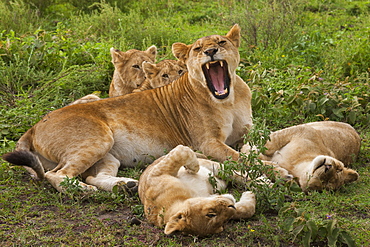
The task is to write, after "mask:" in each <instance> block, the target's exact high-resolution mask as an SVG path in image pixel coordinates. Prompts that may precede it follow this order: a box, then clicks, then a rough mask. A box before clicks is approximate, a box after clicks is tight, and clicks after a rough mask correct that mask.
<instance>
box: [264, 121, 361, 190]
mask: <svg viewBox="0 0 370 247" xmlns="http://www.w3.org/2000/svg"><path fill="white" fill-rule="evenodd" d="M270 139H271V140H270V141H269V142H267V143H266V147H267V149H268V150H267V151H266V152H265V153H264V155H263V156H262V157H261V158H262V160H266V161H270V162H273V163H274V164H276V165H279V166H280V167H283V168H285V169H287V170H288V171H289V172H290V173H291V174H292V175H293V176H294V177H296V178H298V181H299V184H300V186H301V188H302V189H303V190H304V191H306V190H319V191H321V190H323V189H328V190H335V189H338V188H339V187H340V186H342V185H343V184H346V183H350V182H353V181H355V180H357V179H358V177H359V176H358V173H357V172H356V171H354V170H352V169H349V168H346V167H345V166H348V165H350V164H351V163H352V162H353V161H354V159H355V158H356V156H357V155H358V153H359V151H360V143H361V140H360V137H359V135H358V133H357V132H356V130H355V129H354V128H353V127H352V126H350V125H349V124H346V123H341V122H333V121H324V122H313V123H307V124H302V125H298V126H293V127H289V128H286V129H283V130H279V131H276V132H273V133H271V135H270Z"/></svg>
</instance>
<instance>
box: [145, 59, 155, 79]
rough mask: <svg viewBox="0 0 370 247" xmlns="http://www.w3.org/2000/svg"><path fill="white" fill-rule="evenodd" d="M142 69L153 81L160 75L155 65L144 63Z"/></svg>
mask: <svg viewBox="0 0 370 247" xmlns="http://www.w3.org/2000/svg"><path fill="white" fill-rule="evenodd" d="M142 67H143V71H144V73H145V76H146V77H147V78H148V79H152V78H153V77H155V75H156V74H157V73H158V68H157V65H156V64H154V63H151V62H146V61H144V62H143V64H142Z"/></svg>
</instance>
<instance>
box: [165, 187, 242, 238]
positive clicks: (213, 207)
mask: <svg viewBox="0 0 370 247" xmlns="http://www.w3.org/2000/svg"><path fill="white" fill-rule="evenodd" d="M185 205H186V206H185V207H184V208H183V209H181V211H179V212H177V213H176V214H174V215H173V216H171V218H170V219H169V221H168V223H167V224H166V227H165V230H164V233H165V234H171V233H172V232H174V231H181V232H184V233H189V234H194V235H198V236H206V235H209V234H214V233H219V232H222V231H223V229H224V228H223V226H224V225H225V223H226V222H227V221H228V220H229V219H230V218H231V217H232V216H233V215H234V214H235V213H236V209H235V206H234V205H235V199H234V197H233V196H232V195H229V194H225V195H218V196H212V197H206V198H191V199H188V200H187V201H186V203H185Z"/></svg>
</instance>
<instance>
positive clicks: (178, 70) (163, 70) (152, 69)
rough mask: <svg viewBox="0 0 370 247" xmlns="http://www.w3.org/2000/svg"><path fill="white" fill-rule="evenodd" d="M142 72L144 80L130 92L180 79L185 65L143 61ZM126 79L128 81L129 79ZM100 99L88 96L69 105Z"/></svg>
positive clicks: (181, 63) (168, 61)
mask: <svg viewBox="0 0 370 247" xmlns="http://www.w3.org/2000/svg"><path fill="white" fill-rule="evenodd" d="M142 70H143V71H144V74H145V80H144V82H143V83H142V84H141V85H140V86H139V87H138V88H136V89H134V90H133V91H132V92H134V93H135V92H141V91H144V90H148V89H153V88H157V87H162V86H165V85H167V84H169V83H171V82H173V81H175V80H177V79H178V78H180V76H182V75H183V74H184V73H185V72H186V71H187V69H186V65H185V64H184V63H183V62H182V61H178V60H169V59H167V60H162V61H160V62H159V63H157V64H155V63H151V62H146V61H144V62H143V64H142ZM126 79H127V80H128V79H129V78H126ZM100 99H101V98H99V97H98V96H97V95H95V94H88V95H86V96H84V97H82V98H80V99H77V100H75V101H73V102H72V103H70V104H69V105H75V104H83V103H88V102H92V101H96V100H100Z"/></svg>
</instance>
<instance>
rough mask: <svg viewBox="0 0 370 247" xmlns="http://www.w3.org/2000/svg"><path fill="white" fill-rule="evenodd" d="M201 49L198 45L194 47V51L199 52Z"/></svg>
mask: <svg viewBox="0 0 370 247" xmlns="http://www.w3.org/2000/svg"><path fill="white" fill-rule="evenodd" d="M200 49H202V47H200V46H197V47H195V48H194V49H193V51H196V52H198V51H200Z"/></svg>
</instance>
